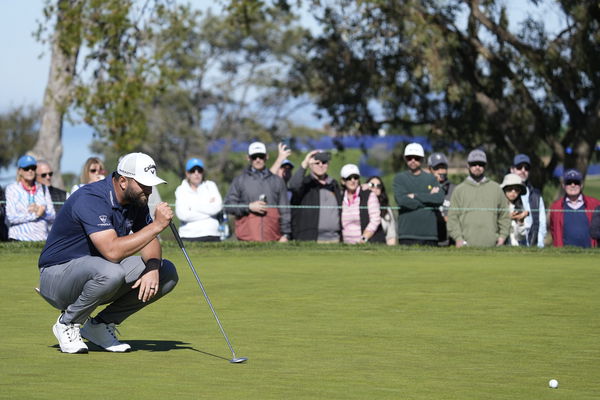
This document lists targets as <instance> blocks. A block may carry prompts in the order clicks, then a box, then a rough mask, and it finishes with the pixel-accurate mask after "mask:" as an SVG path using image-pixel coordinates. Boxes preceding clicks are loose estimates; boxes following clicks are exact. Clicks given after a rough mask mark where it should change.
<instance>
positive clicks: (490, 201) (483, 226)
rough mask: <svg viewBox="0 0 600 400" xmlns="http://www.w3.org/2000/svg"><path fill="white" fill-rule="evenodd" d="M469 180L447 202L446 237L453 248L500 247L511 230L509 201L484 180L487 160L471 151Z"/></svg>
mask: <svg viewBox="0 0 600 400" xmlns="http://www.w3.org/2000/svg"><path fill="white" fill-rule="evenodd" d="M467 163H468V166H469V176H468V177H467V179H465V180H464V181H463V182H462V183H461V184H459V185H458V186H456V188H455V189H454V192H453V193H452V198H451V199H450V203H451V206H450V210H449V211H448V233H449V234H450V237H452V238H453V239H454V241H455V242H456V247H462V246H465V245H467V244H468V245H470V246H481V247H491V246H494V245H496V246H501V245H503V244H504V242H505V240H506V237H507V236H508V233H509V230H510V216H509V213H508V200H507V199H506V196H504V193H503V192H502V189H501V188H500V185H498V184H497V183H496V182H494V181H492V180H489V179H488V178H487V177H486V176H485V167H486V165H487V157H486V155H485V153H484V152H483V151H482V150H473V151H471V152H470V153H469V156H468V157H467Z"/></svg>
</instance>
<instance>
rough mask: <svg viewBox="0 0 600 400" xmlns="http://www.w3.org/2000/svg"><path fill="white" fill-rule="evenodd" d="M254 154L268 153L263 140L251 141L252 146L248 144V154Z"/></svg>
mask: <svg viewBox="0 0 600 400" xmlns="http://www.w3.org/2000/svg"><path fill="white" fill-rule="evenodd" d="M253 154H267V148H266V147H265V144H264V143H261V142H254V143H250V146H248V155H249V156H251V155H253Z"/></svg>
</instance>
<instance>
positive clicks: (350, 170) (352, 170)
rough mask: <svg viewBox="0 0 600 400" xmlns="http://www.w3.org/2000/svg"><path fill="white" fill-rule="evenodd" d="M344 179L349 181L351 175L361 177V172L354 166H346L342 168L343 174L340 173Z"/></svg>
mask: <svg viewBox="0 0 600 400" xmlns="http://www.w3.org/2000/svg"><path fill="white" fill-rule="evenodd" d="M340 175H341V176H342V178H344V179H347V178H348V177H349V176H351V175H358V176H360V170H359V169H358V167H357V166H356V165H354V164H346V165H344V166H343V167H342V172H340Z"/></svg>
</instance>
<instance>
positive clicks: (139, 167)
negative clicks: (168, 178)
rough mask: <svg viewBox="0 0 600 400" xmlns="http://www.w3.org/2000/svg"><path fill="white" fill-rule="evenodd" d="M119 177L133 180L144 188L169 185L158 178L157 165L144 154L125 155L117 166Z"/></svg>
mask: <svg viewBox="0 0 600 400" xmlns="http://www.w3.org/2000/svg"><path fill="white" fill-rule="evenodd" d="M117 172H118V173H119V175H121V176H124V177H126V178H133V179H135V180H136V181H137V182H138V183H141V184H142V185H144V186H155V185H158V184H159V183H167V182H165V181H163V180H162V179H160V178H159V177H158V176H156V164H155V163H154V160H153V159H152V157H150V156H149V155H147V154H144V153H129V154H126V155H124V156H123V157H122V158H121V160H120V161H119V165H118V166H117Z"/></svg>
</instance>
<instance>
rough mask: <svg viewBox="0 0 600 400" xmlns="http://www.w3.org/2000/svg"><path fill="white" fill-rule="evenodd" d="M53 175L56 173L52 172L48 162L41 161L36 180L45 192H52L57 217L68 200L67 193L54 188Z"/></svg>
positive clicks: (38, 163)
mask: <svg viewBox="0 0 600 400" xmlns="http://www.w3.org/2000/svg"><path fill="white" fill-rule="evenodd" d="M53 175H54V171H52V168H51V167H50V164H49V163H48V161H44V160H39V161H38V162H37V170H36V180H37V181H38V183H41V184H42V185H43V189H44V190H48V191H49V192H50V197H51V198H52V203H53V205H54V211H55V213H56V215H58V212H59V211H60V209H61V208H62V203H64V202H65V200H66V199H67V192H65V191H64V190H62V189H59V188H57V187H54V186H52V176H53Z"/></svg>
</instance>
